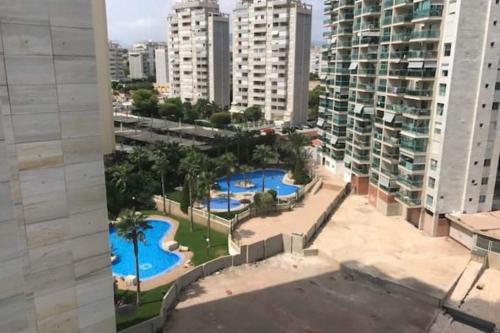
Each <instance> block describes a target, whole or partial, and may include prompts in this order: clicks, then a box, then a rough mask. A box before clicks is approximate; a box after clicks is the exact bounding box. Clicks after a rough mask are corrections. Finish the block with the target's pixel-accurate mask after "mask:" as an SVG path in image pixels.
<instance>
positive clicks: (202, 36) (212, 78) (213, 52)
mask: <svg viewBox="0 0 500 333" xmlns="http://www.w3.org/2000/svg"><path fill="white" fill-rule="evenodd" d="M167 21H168V38H167V40H168V72H169V73H168V74H169V81H170V92H169V94H170V96H172V97H180V98H181V99H182V100H183V101H190V102H192V103H195V102H196V101H197V100H198V99H206V100H209V101H212V102H215V103H217V104H218V105H219V106H221V107H224V108H227V107H228V106H229V103H230V101H229V95H230V94H229V89H230V82H229V81H230V77H229V66H230V65H229V64H230V60H229V18H228V16H227V15H225V14H221V13H220V11H219V4H218V2H217V1H216V0H180V1H178V2H176V3H175V4H174V5H173V6H172V13H171V14H170V15H169V16H168V19H167Z"/></svg>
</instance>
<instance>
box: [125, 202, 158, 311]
mask: <svg viewBox="0 0 500 333" xmlns="http://www.w3.org/2000/svg"><path fill="white" fill-rule="evenodd" d="M117 228H118V229H117V232H118V236H120V237H123V238H125V239H126V240H128V241H129V242H132V244H133V245H134V255H135V275H136V277H137V297H136V302H137V305H140V304H141V277H140V273H139V242H142V243H144V242H145V241H146V234H145V231H146V230H147V229H151V228H152V227H151V225H150V224H149V222H148V221H147V220H146V216H145V215H144V214H142V213H140V212H136V211H134V210H125V211H124V212H123V213H122V215H121V217H120V218H119V222H118V224H117Z"/></svg>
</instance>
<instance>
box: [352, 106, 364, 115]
mask: <svg viewBox="0 0 500 333" xmlns="http://www.w3.org/2000/svg"><path fill="white" fill-rule="evenodd" d="M364 107H365V106H364V105H363V104H356V106H355V107H354V113H361V112H362V111H363V108H364Z"/></svg>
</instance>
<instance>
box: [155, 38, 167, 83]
mask: <svg viewBox="0 0 500 333" xmlns="http://www.w3.org/2000/svg"><path fill="white" fill-rule="evenodd" d="M155 66H156V85H157V86H161V87H165V86H166V85H167V84H168V51H167V49H166V48H159V49H156V50H155Z"/></svg>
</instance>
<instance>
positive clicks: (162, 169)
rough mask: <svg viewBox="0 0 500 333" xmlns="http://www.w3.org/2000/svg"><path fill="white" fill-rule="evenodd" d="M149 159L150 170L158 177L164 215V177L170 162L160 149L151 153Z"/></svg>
mask: <svg viewBox="0 0 500 333" xmlns="http://www.w3.org/2000/svg"><path fill="white" fill-rule="evenodd" d="M151 154H152V156H151V159H152V160H153V167H152V170H153V171H154V172H155V173H156V174H159V175H160V183H161V196H162V198H163V212H164V213H166V210H167V209H166V195H167V194H166V185H165V176H166V172H167V169H168V168H169V166H170V161H169V160H168V157H167V155H166V154H165V152H164V151H163V150H161V149H154V150H152V151H151Z"/></svg>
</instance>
